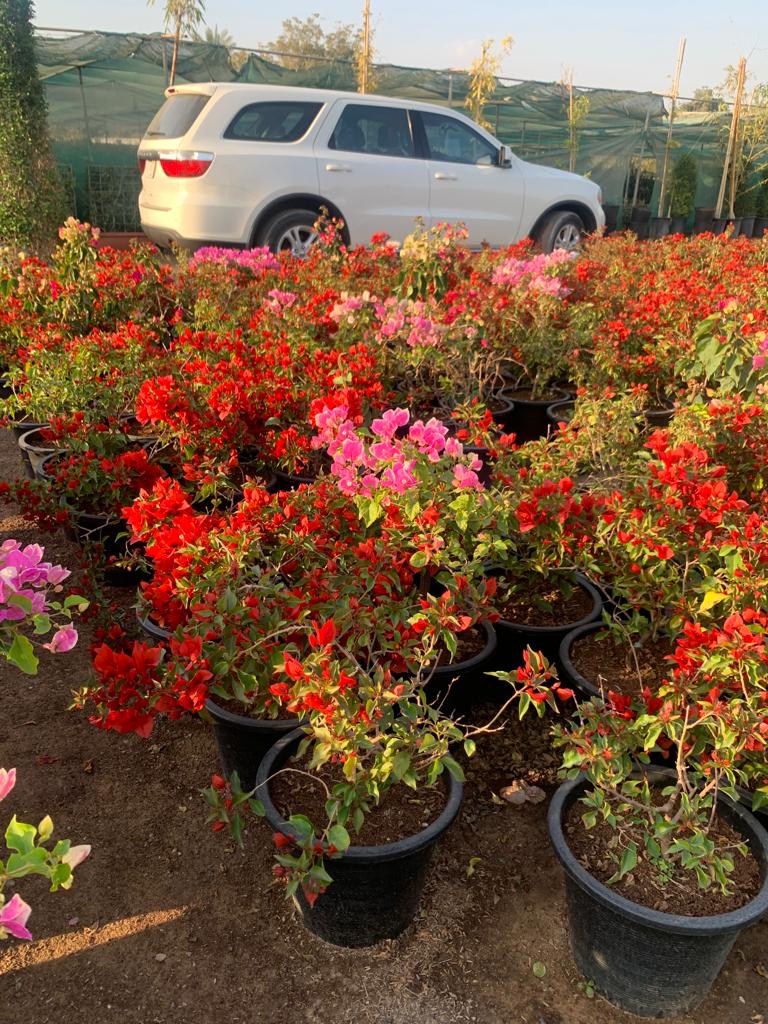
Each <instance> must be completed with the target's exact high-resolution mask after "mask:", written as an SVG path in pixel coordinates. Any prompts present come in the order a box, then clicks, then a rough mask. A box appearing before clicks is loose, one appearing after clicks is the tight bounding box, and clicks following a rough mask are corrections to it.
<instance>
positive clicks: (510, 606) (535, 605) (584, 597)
mask: <svg viewBox="0 0 768 1024" xmlns="http://www.w3.org/2000/svg"><path fill="white" fill-rule="evenodd" d="M501 582H502V585H503V578H502V581H501ZM592 607H593V601H592V597H591V596H590V595H589V594H588V593H587V591H586V590H584V589H582V588H581V587H579V586H576V584H572V585H568V586H564V581H563V579H562V577H556V578H555V579H539V578H536V577H531V579H530V580H526V584H525V586H524V587H522V588H521V589H520V590H516V591H513V592H511V593H509V594H503V593H499V595H498V596H497V598H496V610H497V611H498V612H499V614H500V615H501V617H502V619H503V620H505V621H506V622H514V623H518V624H520V625H525V626H561V625H563V624H564V623H568V622H578V621H579V620H580V619H583V618H584V616H585V615H589V613H590V612H591V611H592Z"/></svg>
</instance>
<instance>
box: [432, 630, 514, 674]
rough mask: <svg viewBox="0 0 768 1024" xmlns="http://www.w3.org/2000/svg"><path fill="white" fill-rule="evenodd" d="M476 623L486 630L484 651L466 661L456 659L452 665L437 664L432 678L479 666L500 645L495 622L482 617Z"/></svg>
mask: <svg viewBox="0 0 768 1024" xmlns="http://www.w3.org/2000/svg"><path fill="white" fill-rule="evenodd" d="M476 625H477V626H482V627H483V629H484V630H485V635H486V642H485V647H483V649H482V651H478V653H477V654H473V655H472V657H471V658H467V659H466V660H464V661H455V662H453V663H452V664H450V665H436V666H435V667H434V668H433V669H432V670H431V671H430V673H429V678H430V679H434V678H435V677H437V678H438V679H442V678H444V677H445V676H452V675H454V674H455V673H457V672H463V671H465V670H466V669H472V668H477V666H478V665H481V664H482V663H483V661H485V660H487V659H488V658H490V656H491V655H492V654H493V653H494V652H495V650H496V648H497V647H498V645H499V638H498V636H497V635H496V630H495V629H494V628H493V623H491V622H489V621H488V620H487V619H481V620H480V621H479V622H478V623H476Z"/></svg>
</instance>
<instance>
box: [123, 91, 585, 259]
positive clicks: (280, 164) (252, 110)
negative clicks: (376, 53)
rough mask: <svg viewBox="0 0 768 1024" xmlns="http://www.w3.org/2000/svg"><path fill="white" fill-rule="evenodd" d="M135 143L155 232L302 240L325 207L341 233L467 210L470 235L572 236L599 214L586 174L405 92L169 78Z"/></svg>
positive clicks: (276, 242)
mask: <svg viewBox="0 0 768 1024" xmlns="http://www.w3.org/2000/svg"><path fill="white" fill-rule="evenodd" d="M165 95H166V97H167V98H166V101H165V103H164V104H163V106H162V107H161V108H160V110H159V111H158V113H157V114H156V116H155V118H154V119H153V121H152V123H151V124H150V126H149V128H148V129H147V133H146V135H145V136H144V138H143V140H142V142H141V145H140V147H139V154H138V155H139V168H140V171H141V182H142V190H141V195H140V196H139V209H140V212H141V226H142V228H143V229H144V231H145V233H146V234H147V235H148V236H149V237H150V238H151V239H152V240H153V241H155V242H157V243H158V244H159V245H168V244H169V243H170V242H177V243H179V244H180V245H182V246H184V247H186V248H197V247H198V246H201V245H211V244H221V245H230V246H233V245H234V246H246V247H252V246H256V245H268V246H269V247H270V248H271V249H273V250H274V251H278V250H283V249H288V250H291V251H292V252H294V253H295V254H296V255H302V254H304V253H306V251H307V249H308V248H309V246H311V244H312V242H313V241H314V237H315V236H314V231H313V225H314V223H315V221H316V219H317V217H318V215H319V214H320V213H321V211H322V210H327V211H328V213H329V214H330V215H331V216H334V217H338V218H340V219H341V220H343V222H344V225H345V233H346V241H347V242H349V243H351V244H352V245H358V244H363V245H366V244H367V243H368V242H369V241H370V239H371V235H373V234H375V233H376V232H380V231H383V232H386V233H387V234H388V235H390V236H391V237H392V238H393V239H396V240H398V241H401V240H402V239H403V238H404V237H405V236H406V235H408V234H409V233H410V232H411V231H413V229H414V226H415V220H416V218H417V217H422V218H423V219H424V222H425V223H426V224H427V225H434V224H439V223H453V224H457V223H463V224H465V225H466V227H467V229H468V230H469V244H470V245H471V246H475V247H476V246H480V245H481V244H482V243H483V242H487V243H488V244H489V245H491V246H506V245H509V244H510V243H511V242H515V241H517V240H518V239H520V238H524V237H525V236H526V235H530V236H531V237H532V238H533V239H535V241H536V242H538V243H539V245H540V246H541V247H542V248H543V249H544V250H545V251H550V250H552V249H553V248H574V247H575V246H577V245H578V243H579V241H580V240H581V236H582V234H583V233H584V232H590V231H594V230H596V229H597V228H600V227H602V226H603V224H604V223H605V217H604V214H603V209H602V206H601V201H602V197H601V193H600V189H599V188H598V187H597V185H595V184H594V182H591V181H589V180H588V179H587V178H582V177H579V176H578V175H576V174H568V173H567V172H565V171H558V170H555V169H554V168H551V167H540V166H538V165H536V164H529V163H526V162H525V161H523V160H519V159H518V158H517V157H515V156H514V155H513V154H512V153H511V152H510V151H509V150H508V149H507V147H506V146H503V145H502V144H501V143H500V142H498V141H497V140H496V139H495V138H494V137H493V136H492V135H490V134H489V133H488V132H486V131H485V130H484V129H483V128H481V127H480V126H479V125H477V124H475V123H474V121H471V120H470V119H469V118H468V117H465V116H464V115H463V114H461V113H459V112H457V111H455V110H449V109H446V108H443V107H438V106H431V105H429V104H427V103H416V102H411V101H410V100H405V99H392V98H387V97H384V96H369V95H359V94H357V93H347V92H330V91H328V90H321V89H296V88H288V87H285V86H275V85H239V84H238V85H230V84H217V83H201V84H195V85H182V86H175V87H172V88H170V89H167V90H166V93H165Z"/></svg>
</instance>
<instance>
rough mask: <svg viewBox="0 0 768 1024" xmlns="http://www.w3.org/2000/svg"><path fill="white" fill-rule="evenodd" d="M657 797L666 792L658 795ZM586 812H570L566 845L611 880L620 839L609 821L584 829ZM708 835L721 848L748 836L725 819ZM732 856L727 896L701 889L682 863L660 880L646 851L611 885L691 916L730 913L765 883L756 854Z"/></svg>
mask: <svg viewBox="0 0 768 1024" xmlns="http://www.w3.org/2000/svg"><path fill="white" fill-rule="evenodd" d="M659 799H660V800H661V799H662V797H661V796H659ZM582 813H583V806H582V805H581V804H580V803H578V802H576V803H574V804H573V805H572V806H571V807H570V808H569V809H568V811H567V812H566V815H565V822H564V831H565V836H566V839H567V842H568V846H569V847H570V850H571V853H573V854H574V855H575V857H576V858H577V860H578V861H579V863H580V864H581V866H582V867H583V868H585V869H586V870H587V871H588V872H589V873H590V875H592V876H593V877H594V878H596V879H597V880H598V881H600V882H604V883H606V884H607V883H608V879H609V878H611V877H612V876H613V875H614V874H615V872H616V861H615V860H612V859H611V857H610V844H611V842H615V840H616V831H615V830H614V829H612V828H611V827H610V825H608V824H607V823H606V822H605V821H598V823H597V824H596V825H595V826H594V828H590V829H587V828H585V827H584V823H583V822H582V820H581V815H582ZM628 835H630V834H629V833H628ZM709 837H710V839H712V841H713V842H714V843H715V844H716V845H717V846H720V847H722V848H727V847H732V846H735V845H736V844H738V843H741V842H743V841H744V840H743V838H742V837H741V836H740V835H739V833H738V832H737V831H736V830H735V829H734V828H733V826H732V825H730V824H728V822H726V821H723V820H722V819H721V818H716V819H715V822H714V825H713V827H712V829H711V830H710V833H709ZM637 842H638V847H639V848H640V849H641V850H642V839H640V838H638V839H637ZM733 861H734V871H733V874H732V875H731V878H732V879H733V892H732V893H731V894H730V895H724V894H723V893H722V892H721V891H720V890H719V889H718V888H717V887H716V886H714V885H712V886H710V888H709V889H706V890H701V889H699V888H698V885H697V883H696V875H695V873H694V872H693V871H687V870H686V869H685V868H679V867H678V868H677V869H676V870H675V871H673V872H672V873H671V877H670V880H669V882H668V883H667V884H666V885H662V884H661V883H660V881H659V878H658V875H657V872H656V870H655V869H654V867H653V865H652V864H651V863H650V862H649V861H648V860H647V859H645V858H644V857H642V856H641V857H640V859H639V860H638V863H637V866H636V867H635V869H634V870H633V871H632V872H631V873H630V874H629V875H626V876H625V877H624V878H623V879H621V881H620V882H616V883H615V884H613V885H611V889H613V890H614V891H615V892H617V893H619V895H621V896H624V897H625V898H626V899H628V900H632V902H633V903H639V904H640V905H641V906H643V907H649V908H650V909H651V910H661V911H664V913H667V914H683V915H685V916H687V917H709V916H712V915H714V914H726V913H728V912H729V911H731V910H738V908H739V907H743V906H745V905H746V904H747V903H749V902H750V900H752V899H754V897H755V896H756V895H757V893H758V892H759V890H760V885H761V883H762V879H761V877H760V865H759V864H758V863H757V861H756V860H755V858H754V857H753V856H752V854H748V855H747V856H746V857H742V856H741V855H740V854H738V852H736V851H733Z"/></svg>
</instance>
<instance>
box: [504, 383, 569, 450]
mask: <svg viewBox="0 0 768 1024" xmlns="http://www.w3.org/2000/svg"><path fill="white" fill-rule="evenodd" d="M501 397H502V398H507V399H509V400H510V401H511V402H512V403H513V408H512V411H511V413H510V415H509V416H508V417H507V420H506V422H505V429H506V430H507V432H509V433H514V434H515V436H516V438H517V441H518V443H520V444H522V443H524V442H525V441H535V440H537V439H538V438H540V437H546V436H547V433H548V432H549V430H550V427H551V423H550V421H549V419H548V418H547V409H548V408H549V407H550V406H551V405H553V404H554V403H555V402H559V401H564V400H565V399H568V398H570V397H571V396H570V395H569V394H568V392H567V391H563V390H562V389H561V388H549V389H548V391H547V395H546V397H545V398H523V397H521V396H520V394H519V391H518V390H513V389H512V388H505V389H504V391H502V392H501Z"/></svg>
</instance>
